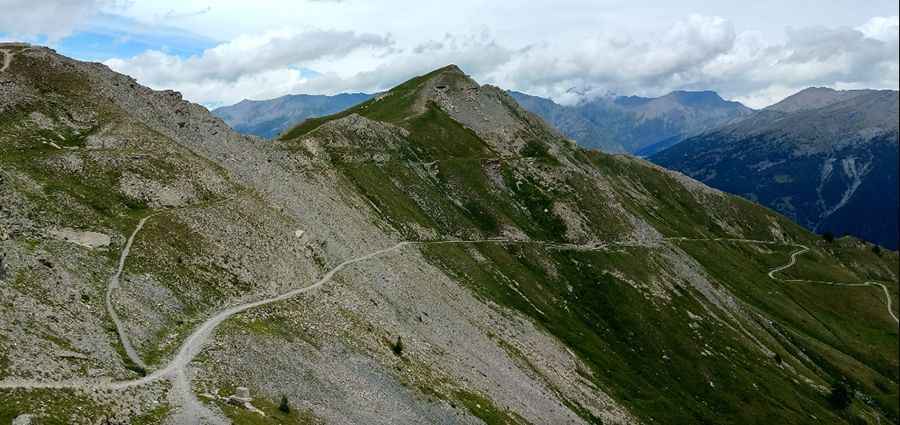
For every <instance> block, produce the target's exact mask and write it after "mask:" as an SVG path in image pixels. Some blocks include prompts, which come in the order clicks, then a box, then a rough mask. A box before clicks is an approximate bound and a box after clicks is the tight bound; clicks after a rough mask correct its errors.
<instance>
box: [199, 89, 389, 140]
mask: <svg viewBox="0 0 900 425" xmlns="http://www.w3.org/2000/svg"><path fill="white" fill-rule="evenodd" d="M371 97H372V95H370V94H365V93H341V94H338V95H334V96H324V95H307V94H299V95H288V96H282V97H279V98H275V99H270V100H242V101H240V102H238V103H236V104H234V105H231V106H223V107H221V108H216V109H214V110H213V111H212V113H213V115H215V116H217V117H219V118H222V120H224V121H225V122H226V123H227V124H228V125H230V126H231V128H233V129H234V130H235V131H237V132H239V133H243V134H251V135H254V136H259V137H262V138H265V139H272V138H275V137H278V135H279V134H281V133H283V132H284V131H285V130H288V129H290V128H291V127H293V126H295V125H297V124H298V123H300V122H302V121H303V120H305V119H307V118H314V117H321V116H323V115H331V114H333V113H336V112H340V111H343V110H344V109H347V108H349V107H351V106H355V105H358V104H359V103H362V102H364V101H366V100H369V99H370V98H371Z"/></svg>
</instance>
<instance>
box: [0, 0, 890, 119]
mask: <svg viewBox="0 0 900 425" xmlns="http://www.w3.org/2000/svg"><path fill="white" fill-rule="evenodd" d="M898 8H900V6H898V3H897V1H896V0H891V1H881V0H866V1H857V0H854V1H849V0H830V1H827V2H826V1H806V0H778V1H775V0H756V1H730V0H719V1H715V2H711V1H708V0H705V1H699V0H682V1H678V2H672V1H668V0H657V1H649V0H627V1H620V0H552V1H551V0H546V1H545V0H530V1H527V2H523V1H507V0H493V1H487V0H483V1H476V0H453V1H449V2H448V1H440V2H438V1H423V0H416V1H411V0H392V1H391V0H255V1H246V0H242V1H237V0H152V1H151V0H0V10H2V11H3V12H2V13H0V40H20V41H28V42H32V43H37V44H44V45H48V46H50V47H52V48H54V49H56V50H57V51H59V52H60V53H62V54H65V55H68V56H71V57H74V58H77V59H82V60H90V61H97V62H103V63H105V64H106V65H108V66H109V67H111V68H112V69H114V70H116V71H119V72H123V73H125V74H129V75H131V76H133V77H135V78H136V79H137V80H138V81H139V82H141V83H142V84H145V85H148V86H150V87H153V88H156V89H174V90H178V91H180V92H182V93H183V94H184V96H185V98H187V99H189V100H192V101H194V102H198V103H201V104H203V105H206V106H207V107H216V106H222V105H228V104H233V103H236V102H238V101H240V100H243V99H269V98H273V97H278V96H282V95H286V94H300V93H306V94H336V93H340V92H356V91H363V92H376V91H380V90H385V89H388V88H390V87H392V86H394V85H396V84H398V83H400V82H403V81H405V80H407V79H409V78H411V77H414V76H416V75H421V74H423V73H426V72H428V71H431V70H433V69H435V68H438V67H441V66H444V65H447V64H450V63H455V64H457V65H459V66H460V67H461V68H462V69H463V70H464V71H465V72H467V73H468V74H470V75H471V76H472V77H473V78H475V79H476V80H477V81H479V82H481V83H489V84H494V85H497V86H500V87H502V88H506V89H513V90H519V91H523V92H526V93H529V94H534V95H539V96H545V97H550V98H552V99H554V100H555V101H557V102H559V103H563V104H575V103H578V102H581V101H585V100H590V99H592V98H595V97H597V96H607V95H613V94H615V95H642V96H660V95H663V94H666V93H668V92H670V91H672V90H715V91H717V92H719V94H720V95H722V96H723V97H725V98H726V99H733V100H738V101H740V102H743V103H745V104H746V105H748V106H751V107H755V108H759V107H764V106H767V105H769V104H772V103H775V102H777V101H779V100H781V99H783V98H784V97H786V96H788V95H790V94H792V93H794V92H797V91H799V90H801V89H803V88H806V87H810V86H827V87H833V88H836V89H852V88H887V89H897V88H898V78H900V77H898V75H900V53H898V52H900V44H898V14H900V12H898Z"/></svg>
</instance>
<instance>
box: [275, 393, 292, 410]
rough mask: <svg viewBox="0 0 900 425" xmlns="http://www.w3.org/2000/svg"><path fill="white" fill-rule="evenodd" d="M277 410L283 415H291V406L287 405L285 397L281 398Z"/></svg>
mask: <svg viewBox="0 0 900 425" xmlns="http://www.w3.org/2000/svg"><path fill="white" fill-rule="evenodd" d="M278 410H280V411H281V412H282V413H284V414H288V413H291V406H290V405H289V404H288V399H287V396H286V395H282V396H281V403H279V404H278Z"/></svg>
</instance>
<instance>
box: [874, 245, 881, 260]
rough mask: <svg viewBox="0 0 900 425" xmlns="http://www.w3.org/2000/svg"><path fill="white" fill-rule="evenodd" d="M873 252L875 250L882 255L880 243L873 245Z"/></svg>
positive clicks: (875, 252) (878, 254)
mask: <svg viewBox="0 0 900 425" xmlns="http://www.w3.org/2000/svg"><path fill="white" fill-rule="evenodd" d="M872 252H873V253H874V254H875V255H877V256H879V257H881V247H880V246H878V245H872Z"/></svg>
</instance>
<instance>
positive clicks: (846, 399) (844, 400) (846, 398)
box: [828, 382, 853, 410]
mask: <svg viewBox="0 0 900 425" xmlns="http://www.w3.org/2000/svg"><path fill="white" fill-rule="evenodd" d="M852 402H853V394H852V393H851V392H850V388H847V384H845V383H843V382H838V383H837V384H834V385H833V386H832V387H831V394H829V395H828V403H829V404H831V407H833V408H835V409H836V410H844V409H846V408H848V407H850V403H852Z"/></svg>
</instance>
